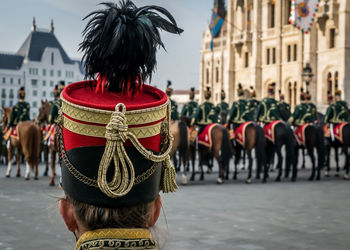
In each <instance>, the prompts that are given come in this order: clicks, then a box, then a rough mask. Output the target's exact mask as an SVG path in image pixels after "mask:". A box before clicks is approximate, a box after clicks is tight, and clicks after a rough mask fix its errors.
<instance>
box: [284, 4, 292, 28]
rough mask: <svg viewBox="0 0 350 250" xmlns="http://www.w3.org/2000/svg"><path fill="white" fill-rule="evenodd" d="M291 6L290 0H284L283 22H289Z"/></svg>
mask: <svg viewBox="0 0 350 250" xmlns="http://www.w3.org/2000/svg"><path fill="white" fill-rule="evenodd" d="M291 8H292V0H285V14H284V24H289V17H290V10H291Z"/></svg>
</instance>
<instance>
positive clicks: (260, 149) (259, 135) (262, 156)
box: [254, 124, 266, 166]
mask: <svg viewBox="0 0 350 250" xmlns="http://www.w3.org/2000/svg"><path fill="white" fill-rule="evenodd" d="M254 127H255V139H256V141H255V155H256V159H257V162H258V164H260V166H264V165H265V164H266V152H265V135H264V129H263V128H262V127H260V126H259V125H258V124H254Z"/></svg>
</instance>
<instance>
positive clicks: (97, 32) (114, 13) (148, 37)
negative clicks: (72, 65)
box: [79, 0, 183, 93]
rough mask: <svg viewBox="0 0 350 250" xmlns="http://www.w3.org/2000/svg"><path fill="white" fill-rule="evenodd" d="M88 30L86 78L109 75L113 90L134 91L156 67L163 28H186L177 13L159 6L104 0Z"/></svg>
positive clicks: (84, 45)
mask: <svg viewBox="0 0 350 250" xmlns="http://www.w3.org/2000/svg"><path fill="white" fill-rule="evenodd" d="M101 5H104V6H106V7H107V8H106V9H102V10H97V11H94V12H92V13H90V14H89V15H87V16H86V17H85V18H84V20H85V19H87V18H90V20H89V21H88V23H87V25H86V27H85V29H84V31H83V36H84V40H83V42H82V43H81V44H80V47H79V50H80V51H82V52H83V53H84V55H83V58H82V61H84V63H85V72H86V75H85V76H86V78H88V79H96V78H97V77H98V74H99V75H100V76H101V77H105V78H106V80H107V82H106V87H107V89H108V90H109V91H112V92H121V91H126V90H129V91H132V92H133V93H134V92H135V90H136V89H137V88H139V87H140V85H141V84H143V83H144V82H145V81H147V80H148V79H151V78H152V73H153V71H154V69H155V67H156V52H157V49H158V48H160V47H162V48H164V49H165V47H164V44H163V42H162V40H161V37H160V33H159V30H160V29H161V30H164V31H167V32H170V33H174V34H180V33H182V32H183V30H182V29H180V28H179V27H178V26H177V24H176V21H175V19H174V17H173V16H172V15H171V14H170V13H169V12H168V11H167V10H166V9H164V8H162V7H159V6H153V5H151V6H144V7H141V8H137V7H136V5H135V4H134V3H133V2H132V1H130V0H120V1H119V3H110V2H108V3H101Z"/></svg>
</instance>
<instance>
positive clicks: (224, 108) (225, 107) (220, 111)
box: [216, 89, 229, 123]
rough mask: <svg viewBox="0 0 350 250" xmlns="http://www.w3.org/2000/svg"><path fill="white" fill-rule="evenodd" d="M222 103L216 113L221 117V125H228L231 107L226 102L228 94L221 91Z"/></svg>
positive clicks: (217, 107) (217, 106)
mask: <svg viewBox="0 0 350 250" xmlns="http://www.w3.org/2000/svg"><path fill="white" fill-rule="evenodd" d="M220 97H221V102H220V103H219V104H218V105H216V111H217V113H218V115H219V120H220V123H226V119H227V114H228V112H229V110H228V109H229V105H228V103H227V102H225V99H226V94H225V91H224V90H223V89H222V90H221V96H220Z"/></svg>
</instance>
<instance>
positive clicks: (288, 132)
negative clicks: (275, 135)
mask: <svg viewBox="0 0 350 250" xmlns="http://www.w3.org/2000/svg"><path fill="white" fill-rule="evenodd" d="M284 129H285V136H284V143H285V145H286V162H287V164H292V165H293V166H296V164H297V159H296V157H295V147H294V134H293V130H292V129H291V128H290V127H289V126H288V124H285V128H284Z"/></svg>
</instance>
